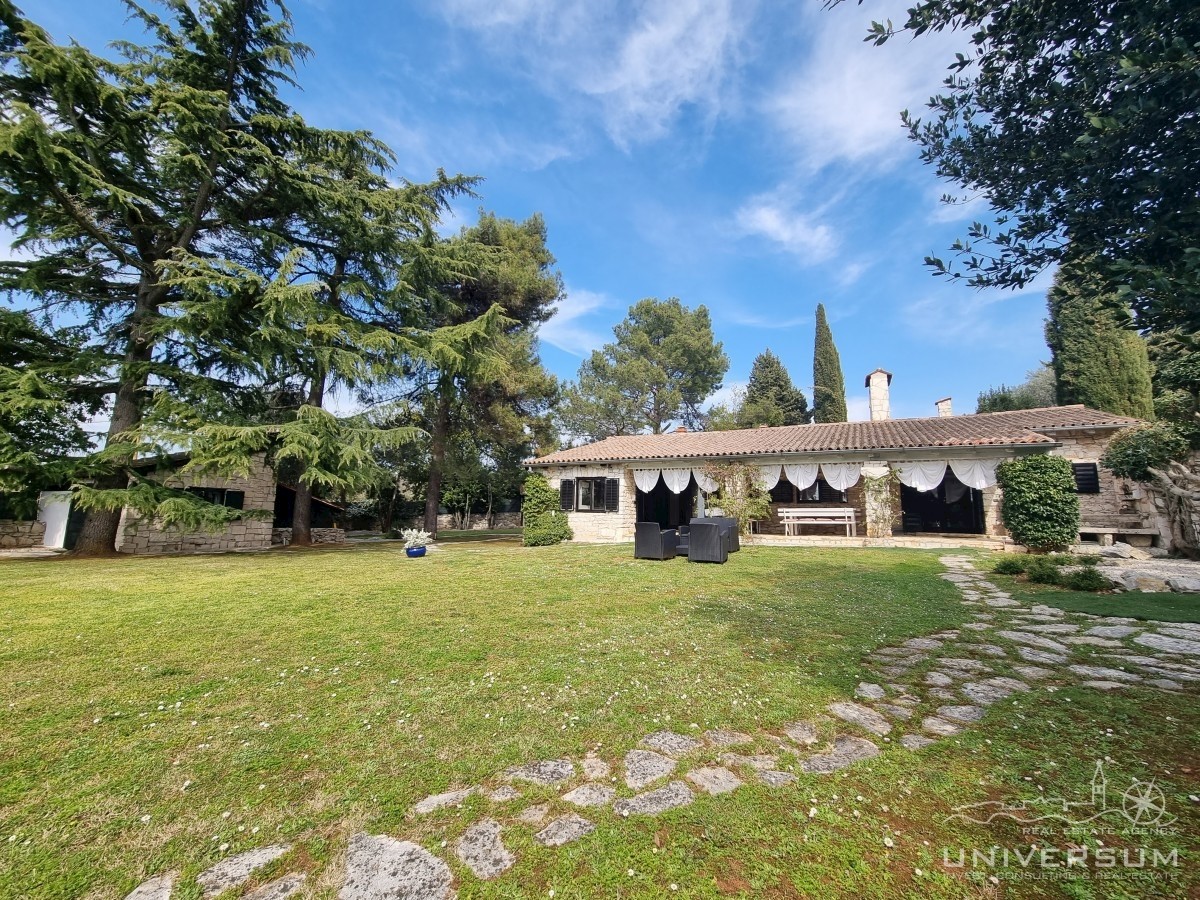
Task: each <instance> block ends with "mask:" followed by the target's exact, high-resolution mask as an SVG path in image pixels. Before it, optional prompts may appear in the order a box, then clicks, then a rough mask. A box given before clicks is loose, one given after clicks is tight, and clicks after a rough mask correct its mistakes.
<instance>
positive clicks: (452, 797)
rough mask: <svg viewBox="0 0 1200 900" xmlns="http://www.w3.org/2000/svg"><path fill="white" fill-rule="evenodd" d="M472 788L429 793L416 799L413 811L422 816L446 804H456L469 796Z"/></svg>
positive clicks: (443, 807)
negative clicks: (422, 797) (420, 798)
mask: <svg viewBox="0 0 1200 900" xmlns="http://www.w3.org/2000/svg"><path fill="white" fill-rule="evenodd" d="M474 790H475V789H474V788H463V789H461V790H457V791H446V792H445V793H441V794H431V795H430V796H428V797H426V798H425V799H424V800H418V801H417V805H416V806H414V807H413V812H415V813H416V814H417V815H420V816H423V815H426V814H427V813H431V812H433V811H434V810H438V809H445V808H446V807H447V806H458V805H459V804H460V803H462V802H463V801H464V800H466V799H467V798H468V797H470V796H471V794H472V793H473V791H474Z"/></svg>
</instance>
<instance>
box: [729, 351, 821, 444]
mask: <svg viewBox="0 0 1200 900" xmlns="http://www.w3.org/2000/svg"><path fill="white" fill-rule="evenodd" d="M809 418H810V416H809V412H808V398H807V397H805V396H804V392H803V391H802V390H800V389H799V388H798V387H796V386H795V385H794V384H792V378H791V376H790V375H789V374H788V370H787V369H786V368H784V365H783V362H782V361H781V360H780V359H779V357H778V356H776V355H775V354H774V353H772V352H771V351H770V350H764V351H763V352H762V353H760V354H759V355H758V356H757V357H756V358H755V360H754V366H753V367H752V368H751V369H750V383H749V385H748V386H747V387H746V399H745V402H743V404H742V408H741V409H740V410H738V414H737V423H738V426H739V427H740V428H756V427H758V426H759V425H803V424H805V423H806V422H808V420H809Z"/></svg>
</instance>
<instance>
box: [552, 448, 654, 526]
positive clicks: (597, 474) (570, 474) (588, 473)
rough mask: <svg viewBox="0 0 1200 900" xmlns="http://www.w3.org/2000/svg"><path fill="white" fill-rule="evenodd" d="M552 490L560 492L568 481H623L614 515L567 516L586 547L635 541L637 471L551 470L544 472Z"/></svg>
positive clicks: (599, 468) (603, 468)
mask: <svg viewBox="0 0 1200 900" xmlns="http://www.w3.org/2000/svg"><path fill="white" fill-rule="evenodd" d="M543 474H544V475H545V476H546V480H547V481H548V482H550V487H552V488H554V490H556V491H557V490H558V488H559V485H560V484H562V480H563V479H564V478H576V479H578V478H616V479H618V480H619V481H620V491H619V494H618V500H617V509H616V510H615V511H614V512H579V511H577V510H576V511H572V512H568V513H567V522H568V524H570V526H571V533H572V534H573V535H574V537H573V540H575V541H578V542H580V543H585V544H616V543H620V542H622V541H632V540H633V531H634V528H633V526H634V524H635V523H636V522H637V487H636V486H635V485H634V483H633V470H632V469H622V468H621V467H620V466H603V465H601V466H549V467H547V468H546V469H544V470H543Z"/></svg>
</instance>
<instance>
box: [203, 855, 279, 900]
mask: <svg viewBox="0 0 1200 900" xmlns="http://www.w3.org/2000/svg"><path fill="white" fill-rule="evenodd" d="M291 849H292V848H291V847H290V846H288V845H287V844H272V845H271V846H269V847H259V848H257V849H255V850H247V851H246V852H245V853H238V854H237V855H236V856H230V857H228V858H227V859H223V860H221V861H220V862H219V863H217V864H216V865H215V866H213V867H212V868H211V869H207V870H206V871H204V872H201V873H200V874H199V875H197V876H196V883H197V884H199V885H200V887H201V889H202V890H203V891H204V897H205V898H206V900H207V898H209V897H215V896H217V894H220V893H222V892H224V891H227V890H229V889H230V888H235V887H237V886H238V885H240V884H243V883H244V882H246V881H247V880H248V879H249V878H250V876H251V875H253V874H254V873H255V872H256V871H258V870H259V869H261V868H262V867H263V866H265V865H267V863H270V862H274V861H275V860H277V859H279V857H281V856H283V854H285V853H287V852H288V851H289V850H291Z"/></svg>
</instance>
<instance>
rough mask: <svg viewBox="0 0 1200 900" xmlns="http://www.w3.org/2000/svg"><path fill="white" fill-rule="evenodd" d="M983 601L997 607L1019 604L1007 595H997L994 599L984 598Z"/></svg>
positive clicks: (1002, 607)
mask: <svg viewBox="0 0 1200 900" xmlns="http://www.w3.org/2000/svg"><path fill="white" fill-rule="evenodd" d="M983 602H984V603H986V604H987V605H988V606H992V607H995V608H997V609H1004V608H1005V607H1008V606H1020V605H1021V604H1020V603H1018V602H1017V601H1016V600H1013V599H1011V598H1009V597H998V598H995V599H987V600H984V601H983Z"/></svg>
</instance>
